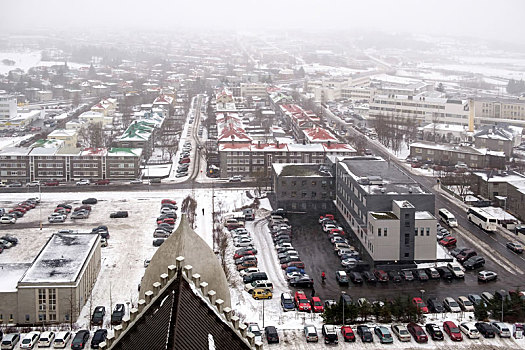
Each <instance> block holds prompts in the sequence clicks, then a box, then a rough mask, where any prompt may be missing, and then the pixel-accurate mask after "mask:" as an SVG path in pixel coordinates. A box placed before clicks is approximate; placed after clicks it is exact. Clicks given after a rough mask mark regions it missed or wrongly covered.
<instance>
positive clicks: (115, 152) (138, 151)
mask: <svg viewBox="0 0 525 350" xmlns="http://www.w3.org/2000/svg"><path fill="white" fill-rule="evenodd" d="M107 155H108V156H109V157H116V156H118V157H140V156H141V155H142V148H125V147H113V148H110V149H109V150H108V153H107Z"/></svg>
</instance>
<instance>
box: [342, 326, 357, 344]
mask: <svg viewBox="0 0 525 350" xmlns="http://www.w3.org/2000/svg"><path fill="white" fill-rule="evenodd" d="M341 335H342V336H343V339H344V340H345V341H355V334H354V331H353V330H352V327H350V326H343V327H341Z"/></svg>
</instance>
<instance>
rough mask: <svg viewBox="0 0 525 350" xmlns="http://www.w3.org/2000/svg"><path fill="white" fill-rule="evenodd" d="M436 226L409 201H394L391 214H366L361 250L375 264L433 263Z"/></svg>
mask: <svg viewBox="0 0 525 350" xmlns="http://www.w3.org/2000/svg"><path fill="white" fill-rule="evenodd" d="M436 224H437V221H436V218H435V217H434V215H432V214H431V213H430V212H428V211H416V209H415V208H414V206H413V205H412V204H411V203H410V202H409V201H406V200H401V201H399V200H397V201H396V200H394V201H392V210H391V211H386V212H377V211H373V212H372V211H369V212H368V229H367V236H366V237H367V239H366V245H365V248H366V249H367V252H368V254H369V255H370V257H371V258H372V260H373V261H374V262H376V263H377V262H396V261H399V262H406V261H408V262H411V261H418V262H423V261H435V260H436V230H437V229H436ZM361 243H363V241H362V242H361Z"/></svg>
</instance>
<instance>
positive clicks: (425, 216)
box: [415, 211, 435, 220]
mask: <svg viewBox="0 0 525 350" xmlns="http://www.w3.org/2000/svg"><path fill="white" fill-rule="evenodd" d="M415 218H416V220H432V219H435V217H434V215H432V213H430V212H428V211H416V214H415Z"/></svg>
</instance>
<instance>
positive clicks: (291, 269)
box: [285, 266, 304, 273]
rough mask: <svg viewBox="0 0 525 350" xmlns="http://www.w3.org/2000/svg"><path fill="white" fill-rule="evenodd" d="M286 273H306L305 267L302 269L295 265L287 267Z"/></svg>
mask: <svg viewBox="0 0 525 350" xmlns="http://www.w3.org/2000/svg"><path fill="white" fill-rule="evenodd" d="M285 272H286V273H290V272H300V273H304V269H300V268H298V267H295V266H290V267H287V268H286V270H285Z"/></svg>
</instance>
